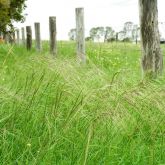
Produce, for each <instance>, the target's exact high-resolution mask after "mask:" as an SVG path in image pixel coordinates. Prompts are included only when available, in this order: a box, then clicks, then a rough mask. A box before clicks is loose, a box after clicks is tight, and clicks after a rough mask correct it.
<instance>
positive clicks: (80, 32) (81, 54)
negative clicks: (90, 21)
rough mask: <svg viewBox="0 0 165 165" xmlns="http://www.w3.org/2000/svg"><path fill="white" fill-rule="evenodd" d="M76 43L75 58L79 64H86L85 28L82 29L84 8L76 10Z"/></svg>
mask: <svg viewBox="0 0 165 165" xmlns="http://www.w3.org/2000/svg"><path fill="white" fill-rule="evenodd" d="M76 42H77V58H78V60H79V61H80V62H82V63H85V62H86V55H85V28H84V8H76Z"/></svg>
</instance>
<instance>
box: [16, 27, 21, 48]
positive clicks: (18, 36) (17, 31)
mask: <svg viewBox="0 0 165 165" xmlns="http://www.w3.org/2000/svg"><path fill="white" fill-rule="evenodd" d="M16 33H17V44H18V45H19V44H20V33H19V29H17V30H16Z"/></svg>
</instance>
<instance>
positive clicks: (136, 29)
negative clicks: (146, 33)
mask: <svg viewBox="0 0 165 165" xmlns="http://www.w3.org/2000/svg"><path fill="white" fill-rule="evenodd" d="M139 29H140V28H139V27H138V25H133V29H132V39H133V41H135V42H136V44H137V41H138V38H139Z"/></svg>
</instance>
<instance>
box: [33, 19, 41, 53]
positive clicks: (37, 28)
mask: <svg viewBox="0 0 165 165" xmlns="http://www.w3.org/2000/svg"><path fill="white" fill-rule="evenodd" d="M34 28H35V44H36V50H37V51H39V52H40V51H41V34H40V23H38V22H36V23H34Z"/></svg>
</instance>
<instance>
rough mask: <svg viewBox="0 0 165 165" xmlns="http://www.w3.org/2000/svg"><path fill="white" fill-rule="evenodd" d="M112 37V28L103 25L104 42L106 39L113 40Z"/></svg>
mask: <svg viewBox="0 0 165 165" xmlns="http://www.w3.org/2000/svg"><path fill="white" fill-rule="evenodd" d="M112 38H115V31H114V30H113V29H112V27H109V26H107V27H105V29H104V42H106V41H108V42H110V41H111V40H113V39H112Z"/></svg>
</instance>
